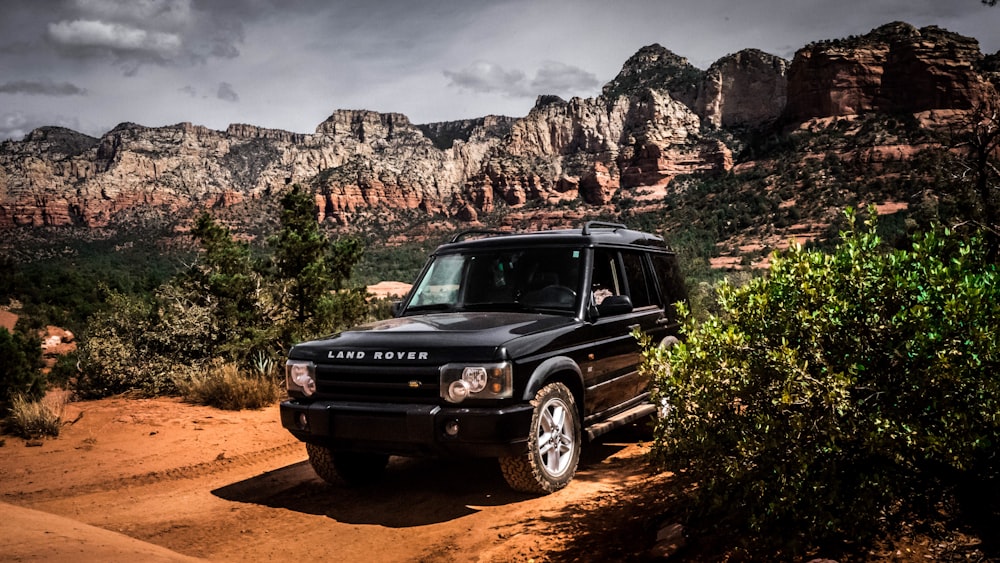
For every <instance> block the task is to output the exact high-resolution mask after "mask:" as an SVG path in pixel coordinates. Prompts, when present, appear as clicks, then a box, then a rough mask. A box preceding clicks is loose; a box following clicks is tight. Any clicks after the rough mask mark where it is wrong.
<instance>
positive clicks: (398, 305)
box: [389, 301, 403, 317]
mask: <svg viewBox="0 0 1000 563" xmlns="http://www.w3.org/2000/svg"><path fill="white" fill-rule="evenodd" d="M402 310H403V302H402V301H393V302H392V305H391V306H390V307H389V311H390V312H391V313H392V316H394V317H398V316H399V313H400V312H402Z"/></svg>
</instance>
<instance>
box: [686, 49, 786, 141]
mask: <svg viewBox="0 0 1000 563" xmlns="http://www.w3.org/2000/svg"><path fill="white" fill-rule="evenodd" d="M788 66H789V62H788V61H786V60H785V59H782V58H781V57H776V56H774V55H769V54H767V53H765V52H763V51H759V50H757V49H747V50H745V51H740V52H739V53H735V54H733V55H727V56H725V57H723V58H721V59H719V60H718V61H716V62H715V63H714V64H713V65H712V66H710V67H709V68H708V71H706V73H705V77H704V79H703V81H702V85H701V88H700V89H699V91H698V98H697V100H696V102H695V110H696V111H697V112H698V114H699V115H701V116H702V117H703V118H704V119H705V120H706V121H707V122H709V123H711V124H712V125H714V126H715V127H743V126H755V125H760V124H762V123H767V122H769V121H772V120H774V119H777V118H778V117H779V116H780V115H781V113H782V112H783V111H784V109H785V102H786V100H787V97H788V76H787V74H788Z"/></svg>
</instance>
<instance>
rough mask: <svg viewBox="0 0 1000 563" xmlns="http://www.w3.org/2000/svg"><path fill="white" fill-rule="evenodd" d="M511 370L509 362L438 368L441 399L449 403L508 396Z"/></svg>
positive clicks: (512, 390) (511, 381)
mask: <svg viewBox="0 0 1000 563" xmlns="http://www.w3.org/2000/svg"><path fill="white" fill-rule="evenodd" d="M513 394H514V389H513V368H512V367H511V365H510V362H500V363H495V364H482V365H475V366H470V365H466V364H448V365H446V366H444V367H442V368H441V398H443V399H445V400H446V401H448V402H451V403H461V402H462V401H464V400H465V399H466V398H470V399H506V398H509V397H512V396H513Z"/></svg>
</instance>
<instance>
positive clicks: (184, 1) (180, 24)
mask: <svg viewBox="0 0 1000 563" xmlns="http://www.w3.org/2000/svg"><path fill="white" fill-rule="evenodd" d="M211 5H212V4H207V5H206V6H211ZM63 6H64V9H63V10H62V11H61V12H59V13H56V14H53V17H52V19H51V20H50V21H49V22H48V23H47V25H46V26H45V35H44V38H45V39H46V40H47V41H48V42H49V44H50V45H52V46H53V47H54V48H55V49H56V50H57V52H59V53H60V54H62V55H63V56H66V57H71V58H78V59H98V60H100V59H109V60H111V61H112V62H113V63H114V64H116V65H118V66H119V67H121V68H122V69H123V70H124V71H125V73H126V74H127V75H134V74H136V72H137V71H138V69H139V67H141V66H142V65H144V64H156V65H182V66H183V65H191V64H197V63H203V62H205V61H206V60H208V59H209V58H235V57H237V56H239V53H240V50H239V44H240V43H241V42H242V41H243V37H244V30H243V23H242V21H241V20H239V19H238V18H233V17H229V16H227V15H226V14H225V13H221V12H216V11H209V10H203V9H199V8H197V7H194V6H192V4H191V1H190V0H140V1H131V0H73V1H71V2H67V3H65V4H63Z"/></svg>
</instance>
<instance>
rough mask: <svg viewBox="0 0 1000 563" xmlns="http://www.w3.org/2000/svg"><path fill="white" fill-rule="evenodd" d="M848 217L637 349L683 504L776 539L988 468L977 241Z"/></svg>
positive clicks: (998, 385)
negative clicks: (836, 241)
mask: <svg viewBox="0 0 1000 563" xmlns="http://www.w3.org/2000/svg"><path fill="white" fill-rule="evenodd" d="M848 224H849V226H850V228H849V231H848V232H845V233H843V234H842V239H841V244H840V245H839V246H838V247H837V248H836V249H835V250H834V251H833V252H832V253H831V254H825V253H822V252H819V251H806V250H804V249H802V248H801V247H793V248H791V249H790V251H789V252H788V253H787V254H785V255H783V256H777V257H775V259H774V261H773V263H772V267H771V270H770V273H769V275H768V276H767V277H766V278H758V279H755V280H752V281H750V282H749V283H748V284H746V285H744V286H742V287H739V288H734V287H732V286H727V285H723V286H722V287H721V288H720V290H719V303H720V305H721V312H720V313H719V314H718V315H714V316H712V317H710V318H709V319H708V320H707V321H705V322H704V323H701V324H697V323H696V322H694V321H693V320H692V319H690V318H689V319H688V321H687V322H686V324H685V328H684V330H685V333H686V341H685V342H683V343H681V344H679V345H677V346H675V347H674V348H672V349H671V350H669V351H666V350H662V349H658V348H653V347H648V346H647V347H646V348H645V351H644V362H643V369H644V370H648V372H650V373H651V375H652V376H653V377H654V382H655V384H654V388H655V391H654V400H655V401H657V404H663V405H667V407H665V408H664V409H663V415H664V416H663V417H661V419H660V420H659V421H658V423H657V428H656V444H655V448H654V451H655V453H656V455H657V457H658V459H659V460H660V461H661V462H662V463H663V464H664V465H665V467H666V468H668V469H671V470H675V471H677V470H683V471H685V472H686V474H687V475H689V476H690V477H691V478H692V479H693V480H694V481H696V482H697V483H698V487H697V488H696V493H695V495H696V501H697V503H696V506H697V507H698V509H699V511H700V512H699V514H701V515H703V516H707V517H710V518H711V519H712V520H713V521H716V522H722V521H726V522H732V523H734V524H736V525H737V528H738V529H741V530H744V531H745V532H747V531H748V532H749V533H746V534H744V536H745V537H748V538H759V541H763V542H767V541H768V540H769V539H770V541H773V542H776V543H778V544H782V547H783V548H786V549H788V548H791V549H795V548H796V547H801V546H803V545H816V543H817V542H822V541H824V540H834V539H841V540H855V539H865V538H871V537H872V536H873V535H875V534H877V533H878V532H879V531H880V530H883V529H884V528H885V526H886V525H888V524H890V523H891V522H893V521H894V518H893V517H895V516H901V515H904V514H906V513H913V512H911V511H915V512H916V513H921V512H922V511H929V510H932V508H931V507H932V506H933V504H934V503H935V502H936V501H938V500H940V499H942V498H944V496H943V495H945V494H946V493H947V492H948V489H949V488H950V487H953V486H955V485H956V484H957V483H959V482H961V481H963V480H966V479H969V478H990V477H994V476H996V475H997V469H998V468H997V466H996V465H995V462H994V461H992V460H993V458H994V449H995V446H996V444H998V443H1000V379H998V378H997V377H996V374H997V373H1000V369H998V368H1000V334H998V330H1000V328H998V326H997V324H996V319H998V318H1000V283H998V281H1000V279H998V271H997V266H996V265H995V264H993V263H990V262H989V261H988V260H987V259H986V255H985V245H984V242H983V239H982V238H981V237H979V236H974V237H972V238H970V239H968V240H963V239H961V238H959V237H957V236H956V235H955V234H954V233H952V232H950V231H948V230H939V231H933V232H930V233H928V234H925V235H922V236H917V237H916V238H915V239H914V240H913V242H912V247H911V248H910V249H908V250H895V251H889V250H885V249H884V248H883V247H882V245H881V240H880V238H879V237H878V235H877V234H875V233H876V230H875V229H876V226H877V225H876V220H875V218H874V213H873V218H872V219H871V220H870V221H869V222H868V229H867V230H866V231H865V232H861V231H859V230H858V229H856V228H855V216H854V214H853V213H852V212H848ZM772 547H773V546H772Z"/></svg>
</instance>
